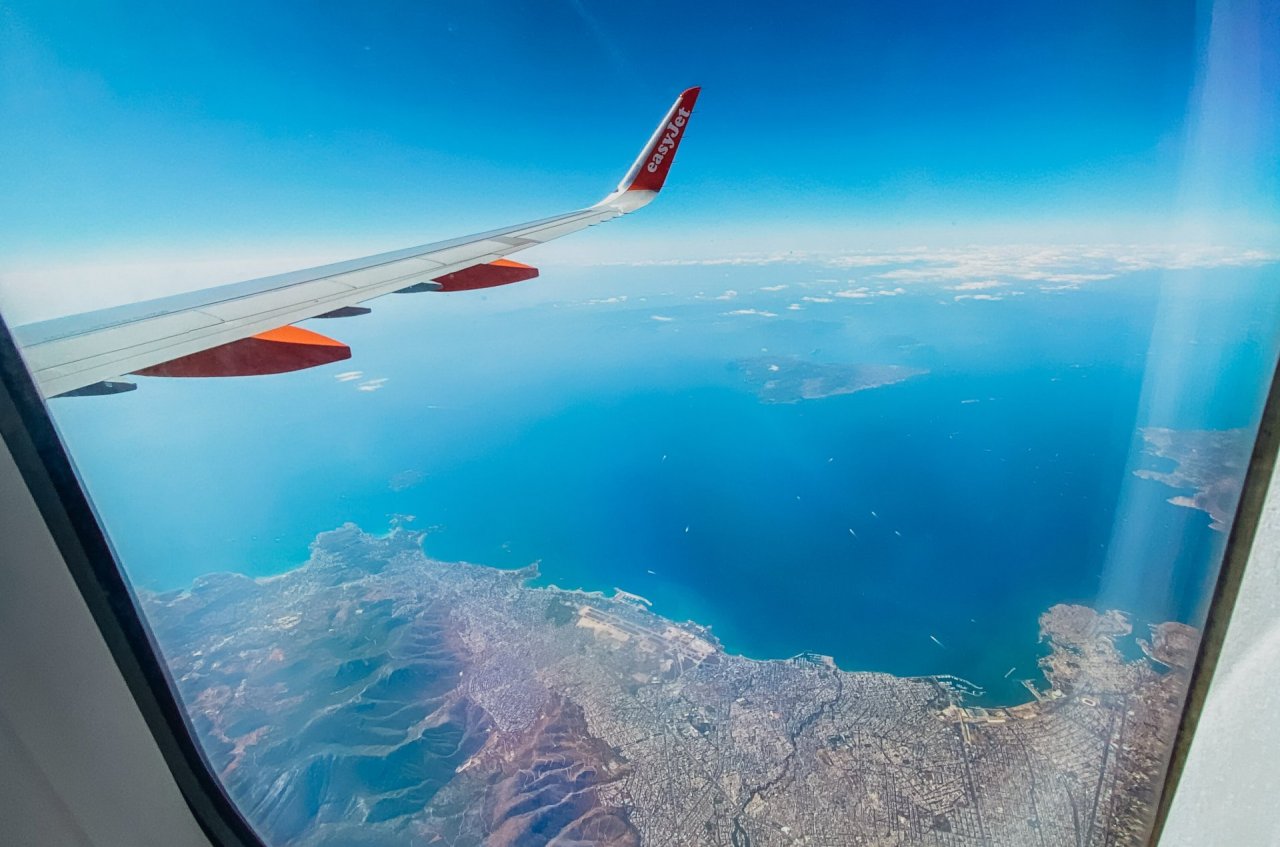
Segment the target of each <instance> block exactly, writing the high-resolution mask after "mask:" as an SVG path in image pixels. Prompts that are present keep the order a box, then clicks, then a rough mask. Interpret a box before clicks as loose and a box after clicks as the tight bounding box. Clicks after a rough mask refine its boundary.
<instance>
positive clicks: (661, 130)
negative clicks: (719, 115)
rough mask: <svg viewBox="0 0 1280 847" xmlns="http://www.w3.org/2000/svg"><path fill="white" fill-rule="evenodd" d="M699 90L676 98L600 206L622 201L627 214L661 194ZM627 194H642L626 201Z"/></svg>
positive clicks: (690, 89)
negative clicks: (628, 168)
mask: <svg viewBox="0 0 1280 847" xmlns="http://www.w3.org/2000/svg"><path fill="white" fill-rule="evenodd" d="M701 91H702V88H701V87H696V86H695V87H694V88H689V89H686V90H685V91H683V92H681V94H680V96H679V97H677V98H676V102H675V103H673V104H672V106H671V110H670V111H668V112H667V114H666V117H664V118H663V119H662V122H661V123H660V124H658V128H657V129H656V130H654V133H653V137H652V138H650V139H649V142H648V143H647V144H645V146H644V149H643V150H642V151H641V152H640V156H639V157H638V158H637V159H636V160H635V162H634V163H633V164H632V165H631V169H630V170H628V171H627V175H626V176H624V177H623V178H622V182H620V183H618V188H617V190H616V191H614V192H613V193H612V194H610V195H609V196H608V197H606V198H605V199H604V200H603V201H602V204H614V201H623V202H622V203H621V205H625V206H627V207H628V208H627V211H630V210H631V209H632V208H638V207H640V206H643V205H645V204H646V203H648V202H649V201H650V200H652V199H653V196H654V195H655V194H657V193H658V192H659V191H661V190H662V185H663V183H665V182H666V181H667V172H668V171H670V170H671V163H672V162H673V161H675V158H676V150H677V149H678V148H679V147H680V142H681V140H683V139H684V134H685V131H686V130H687V129H688V123H689V116H690V115H692V114H693V104H694V103H695V102H697V100H698V94H699V93H700V92H701ZM629 192H645V193H644V194H642V195H638V196H631V197H628V196H627V194H628V193H629Z"/></svg>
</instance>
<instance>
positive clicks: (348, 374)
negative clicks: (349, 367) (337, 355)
mask: <svg viewBox="0 0 1280 847" xmlns="http://www.w3.org/2000/svg"><path fill="white" fill-rule="evenodd" d="M362 376H364V371H343V372H342V373H340V374H334V375H333V378H334V379H336V380H337V381H338V382H351V381H352V380H353V379H359V378H360V377H362Z"/></svg>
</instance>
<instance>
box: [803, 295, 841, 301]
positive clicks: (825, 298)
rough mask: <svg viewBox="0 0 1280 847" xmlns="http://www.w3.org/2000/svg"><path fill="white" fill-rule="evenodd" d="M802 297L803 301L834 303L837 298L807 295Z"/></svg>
mask: <svg viewBox="0 0 1280 847" xmlns="http://www.w3.org/2000/svg"><path fill="white" fill-rule="evenodd" d="M800 299H801V300H802V301H803V302H805V303H834V302H836V301H835V300H833V299H832V298H830V297H807V296H806V297H801V298H800Z"/></svg>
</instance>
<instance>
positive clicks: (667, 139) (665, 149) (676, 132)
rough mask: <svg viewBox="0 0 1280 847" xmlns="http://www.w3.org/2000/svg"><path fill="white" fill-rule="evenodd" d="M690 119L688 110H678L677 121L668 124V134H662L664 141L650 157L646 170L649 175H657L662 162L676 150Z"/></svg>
mask: <svg viewBox="0 0 1280 847" xmlns="http://www.w3.org/2000/svg"><path fill="white" fill-rule="evenodd" d="M688 119H689V110H688V109H677V110H676V117H675V120H673V121H671V122H669V123H668V124H667V126H666V132H664V133H663V134H662V141H661V142H660V143H659V144H658V149H657V150H654V151H653V155H652V156H650V157H649V164H647V165H645V170H647V171H648V172H649V173H655V172H656V171H657V170H658V165H660V164H662V160H663V159H665V158H666V157H667V154H668V153H670V152H671V151H672V150H674V149H675V148H676V139H677V138H679V137H680V133H681V132H682V131H683V129H684V125H685V122H686V121H687V120H688Z"/></svg>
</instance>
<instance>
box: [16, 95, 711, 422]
mask: <svg viewBox="0 0 1280 847" xmlns="http://www.w3.org/2000/svg"><path fill="white" fill-rule="evenodd" d="M699 91H700V89H698V88H690V89H688V90H687V91H684V92H683V93H681V95H680V96H679V97H678V98H677V99H676V102H675V103H674V104H673V105H672V107H671V109H670V110H669V111H668V112H667V114H666V116H665V117H664V118H663V119H662V123H660V124H659V125H658V128H657V130H656V131H655V132H654V134H653V137H652V138H650V139H649V141H648V143H647V144H646V145H645V146H644V149H643V150H642V151H641V153H640V156H639V157H638V158H637V159H636V161H635V163H634V164H632V166H631V169H630V170H628V171H627V175H626V176H625V177H623V179H622V182H621V183H619V184H618V187H617V189H616V190H615V191H613V192H612V193H611V194H609V195H608V196H607V197H605V198H604V199H603V200H601V201H600V202H598V203H596V204H595V205H593V206H588V207H587V208H585V209H579V210H578V211H575V212H568V213H567V214H563V215H556V216H555V217H550V218H544V219H542V220H537V221H532V222H530V223H523V224H517V225H515V226H509V227H504V228H502V229H495V230H491V231H489V232H482V233H479V234H477V235H469V236H465V237H463V238H456V239H453V240H450V241H441V242H437V243H435V244H424V245H422V246H420V247H409V248H407V249H404V250H395V251H392V252H390V253H381V254H378V255H376V256H368V257H366V258H363V259H352V260H349V261H345V262H338V263H337V264H332V265H325V266H323V267H319V268H311V269H308V270H301V271H294V272H292V273H286V274H279V275H276V276H269V277H264V278H262V279H254V280H249V281H246V282H238V283H233V284H231V285H223V286H218V287H214V288H207V289H203V290H200V291H194V292H190V293H188V294H179V295H174V296H171V297H162V298H159V299H156V300H149V301H145V302H140V303H133V304H129V305H125V306H120V307H116V308H112V309H103V310H101V311H97V312H87V313H84V314H79V315H71V316H68V317H64V318H56V319H54V320H49V321H42V322H40V323H34V324H28V325H26V326H22V327H16V328H15V329H14V337H15V339H16V340H17V342H18V344H19V346H20V347H21V348H22V352H23V355H24V357H25V359H26V361H27V365H28V367H29V368H30V369H31V372H32V375H33V376H34V377H35V381H36V384H37V386H38V387H39V389H40V392H41V394H42V395H43V396H45V397H56V396H60V395H86V394H111V393H116V392H118V391H124V390H129V389H131V388H133V387H134V386H133V384H132V383H127V382H114V381H112V380H113V378H115V377H119V376H122V375H124V374H141V375H144V376H176V377H184V376H185V377H194V376H244V375H251V374H264V373H282V372H285V371H291V370H299V369H301V368H304V367H314V366H316V365H320V364H326V363H328V362H332V361H340V360H341V359H345V358H348V357H349V356H350V354H351V353H350V349H349V348H348V347H346V346H345V345H343V344H342V343H341V342H339V341H335V340H333V339H330V338H326V337H325V336H323V335H320V334H319V333H316V332H311V331H310V330H306V329H302V328H301V327H295V326H291V324H294V323H297V322H298V321H302V320H306V319H308V318H316V317H346V316H349V315H355V314H362V313H364V312H367V311H368V310H367V309H365V308H361V307H358V306H357V305H356V304H358V303H361V302H363V301H365V300H369V299H372V298H374V297H380V296H382V295H384V294H390V293H392V292H406V293H408V292H417V291H460V290H469V289H475V288H486V287H490V286H493V285H505V284H507V283H511V282H517V281H519V280H522V279H529V278H532V277H534V276H537V273H538V272H537V270H536V269H534V268H531V267H529V266H528V265H524V264H521V263H519V262H515V261H512V260H510V259H507V258H505V257H507V256H509V255H511V254H512V253H516V252H518V251H520V250H525V249H527V248H529V247H533V246H535V245H538V244H543V243H545V242H547V241H552V240H554V239H556V238H560V237H561V236H565V235H568V234H570V233H573V232H577V231H578V230H580V229H585V228H586V227H589V226H594V225H596V224H598V223H603V222H604V221H607V220H612V219H613V218H616V217H619V216H621V215H625V214H627V213H629V212H633V211H635V210H636V209H639V208H641V207H642V206H646V205H648V204H649V203H650V202H652V201H653V199H654V198H655V197H656V196H657V194H658V192H659V191H660V190H661V189H662V185H663V183H664V182H665V181H666V178H667V172H668V171H669V170H670V168H671V162H672V160H673V159H674V158H675V153H676V149H677V147H679V145H680V142H681V140H683V138H684V134H685V130H686V128H687V124H688V121H689V115H690V113H691V112H692V111H693V105H694V102H695V101H696V100H697V98H698V93H699Z"/></svg>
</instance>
